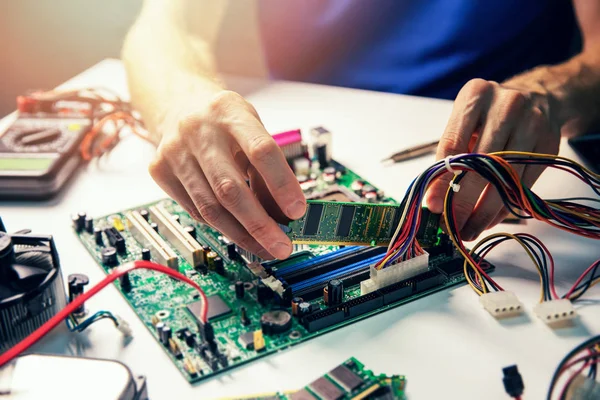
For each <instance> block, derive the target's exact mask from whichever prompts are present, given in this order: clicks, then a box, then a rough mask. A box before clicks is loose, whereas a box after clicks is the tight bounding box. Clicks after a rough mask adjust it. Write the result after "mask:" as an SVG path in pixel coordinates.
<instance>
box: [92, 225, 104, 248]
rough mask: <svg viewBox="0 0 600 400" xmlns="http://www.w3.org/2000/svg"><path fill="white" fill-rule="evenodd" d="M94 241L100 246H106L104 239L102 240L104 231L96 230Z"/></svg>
mask: <svg viewBox="0 0 600 400" xmlns="http://www.w3.org/2000/svg"><path fill="white" fill-rule="evenodd" d="M94 240H95V242H96V244H97V245H98V246H104V239H103V238H102V229H100V228H98V227H96V228H94Z"/></svg>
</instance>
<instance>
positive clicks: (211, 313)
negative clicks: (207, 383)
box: [187, 295, 231, 321]
mask: <svg viewBox="0 0 600 400" xmlns="http://www.w3.org/2000/svg"><path fill="white" fill-rule="evenodd" d="M201 305H202V301H195V302H193V303H190V304H188V305H187V309H188V310H189V312H190V313H191V314H192V315H193V316H194V318H196V320H198V316H199V315H200V308H201ZM227 314H231V308H230V307H229V306H228V305H227V303H225V302H224V301H223V299H221V297H220V296H219V295H214V296H210V297H209V298H208V320H209V321H212V320H213V319H216V318H220V317H222V316H224V315H227Z"/></svg>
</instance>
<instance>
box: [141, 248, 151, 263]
mask: <svg viewBox="0 0 600 400" xmlns="http://www.w3.org/2000/svg"><path fill="white" fill-rule="evenodd" d="M151 258H152V253H150V249H142V260H144V261H150V259H151Z"/></svg>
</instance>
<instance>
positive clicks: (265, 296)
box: [256, 281, 273, 304]
mask: <svg viewBox="0 0 600 400" xmlns="http://www.w3.org/2000/svg"><path fill="white" fill-rule="evenodd" d="M256 298H257V300H258V302H259V303H260V304H267V303H268V302H269V301H270V300H271V299H272V298H273V291H272V290H271V289H270V288H269V287H268V286H266V285H265V284H264V283H263V282H262V281H259V282H258V285H256Z"/></svg>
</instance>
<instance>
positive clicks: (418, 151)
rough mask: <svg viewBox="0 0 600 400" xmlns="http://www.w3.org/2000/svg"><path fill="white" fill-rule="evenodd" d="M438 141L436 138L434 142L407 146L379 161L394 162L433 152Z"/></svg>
mask: <svg viewBox="0 0 600 400" xmlns="http://www.w3.org/2000/svg"><path fill="white" fill-rule="evenodd" d="M439 143H440V142H439V140H436V141H435V142H431V143H426V144H420V145H418V146H413V147H409V148H408V149H406V150H402V151H399V152H397V153H394V154H392V155H391V156H389V157H388V158H384V159H383V160H381V162H382V163H385V164H394V163H399V162H402V161H406V160H410V159H413V158H417V157H421V156H423V155H425V154H429V153H433V152H434V151H435V149H436V148H437V146H438V144H439Z"/></svg>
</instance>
